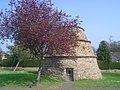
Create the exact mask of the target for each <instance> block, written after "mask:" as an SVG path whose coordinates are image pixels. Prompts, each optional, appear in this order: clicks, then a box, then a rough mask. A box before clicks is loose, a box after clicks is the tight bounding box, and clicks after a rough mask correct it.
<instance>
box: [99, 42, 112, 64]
mask: <svg viewBox="0 0 120 90" xmlns="http://www.w3.org/2000/svg"><path fill="white" fill-rule="evenodd" d="M97 59H98V60H102V61H104V62H107V63H109V62H111V52H110V49H109V44H108V43H107V42H106V41H101V43H100V45H99V47H98V49H97Z"/></svg>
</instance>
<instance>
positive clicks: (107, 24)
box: [0, 0, 120, 51]
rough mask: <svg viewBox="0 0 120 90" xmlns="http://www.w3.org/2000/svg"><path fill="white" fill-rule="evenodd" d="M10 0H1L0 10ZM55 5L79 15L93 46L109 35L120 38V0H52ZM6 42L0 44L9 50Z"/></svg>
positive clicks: (4, 49)
mask: <svg viewBox="0 0 120 90" xmlns="http://www.w3.org/2000/svg"><path fill="white" fill-rule="evenodd" d="M8 2H9V0H0V10H1V9H5V8H6V7H8ZM52 2H53V3H54V7H55V8H57V9H59V10H62V11H64V12H66V13H67V14H70V15H72V17H75V16H79V17H80V20H81V21H83V22H82V23H81V27H82V28H84V29H85V32H84V33H85V34H86V36H87V38H88V40H90V41H91V44H92V46H94V47H95V48H98V46H99V43H100V42H101V41H102V40H106V41H108V42H109V37H110V36H112V39H113V40H115V41H118V40H120V36H119V34H120V0H52ZM6 44H8V45H9V44H10V42H8V43H5V44H4V45H0V47H1V48H2V50H3V51H7V49H6V48H5V45H6Z"/></svg>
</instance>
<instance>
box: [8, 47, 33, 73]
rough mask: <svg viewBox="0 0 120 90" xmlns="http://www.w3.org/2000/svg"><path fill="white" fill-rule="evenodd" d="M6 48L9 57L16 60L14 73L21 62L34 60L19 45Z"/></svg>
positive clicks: (27, 51)
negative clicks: (8, 51)
mask: <svg viewBox="0 0 120 90" xmlns="http://www.w3.org/2000/svg"><path fill="white" fill-rule="evenodd" d="M7 48H8V49H9V50H10V55H11V56H10V57H12V58H14V59H16V61H17V64H16V66H15V68H14V71H16V69H17V67H18V66H19V64H20V62H21V61H22V60H28V59H29V60H30V59H34V57H33V55H32V54H31V53H30V51H29V50H28V49H25V48H24V47H22V46H20V45H15V46H7Z"/></svg>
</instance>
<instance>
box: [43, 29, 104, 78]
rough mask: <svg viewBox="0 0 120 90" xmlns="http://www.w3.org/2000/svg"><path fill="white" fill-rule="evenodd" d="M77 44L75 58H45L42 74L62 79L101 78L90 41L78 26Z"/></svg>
mask: <svg viewBox="0 0 120 90" xmlns="http://www.w3.org/2000/svg"><path fill="white" fill-rule="evenodd" d="M78 35H79V38H80V40H79V42H78V43H79V46H78V47H76V60H72V59H70V58H68V56H49V57H46V58H45V61H44V65H43V70H42V74H44V75H47V76H52V77H56V78H61V79H64V80H79V79H100V78H102V75H101V72H100V70H99V67H98V64H97V60H96V56H95V55H94V52H93V49H92V46H91V44H90V41H88V40H87V38H86V36H85V35H84V33H83V30H82V29H81V28H80V32H79V33H78Z"/></svg>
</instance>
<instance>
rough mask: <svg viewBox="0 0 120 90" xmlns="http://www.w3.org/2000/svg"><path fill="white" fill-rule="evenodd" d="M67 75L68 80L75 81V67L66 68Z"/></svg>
mask: <svg viewBox="0 0 120 90" xmlns="http://www.w3.org/2000/svg"><path fill="white" fill-rule="evenodd" d="M66 75H67V80H68V81H74V77H73V68H66Z"/></svg>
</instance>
